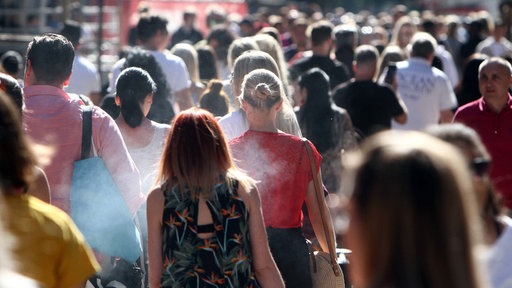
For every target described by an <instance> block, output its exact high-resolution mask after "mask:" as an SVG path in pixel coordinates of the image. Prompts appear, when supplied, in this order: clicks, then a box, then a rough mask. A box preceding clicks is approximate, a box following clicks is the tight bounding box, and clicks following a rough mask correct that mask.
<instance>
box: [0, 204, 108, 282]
mask: <svg viewBox="0 0 512 288" xmlns="http://www.w3.org/2000/svg"><path fill="white" fill-rule="evenodd" d="M5 202H6V203H5V211H3V212H5V213H2V215H3V216H2V218H4V220H5V221H4V223H5V228H6V229H7V231H9V232H11V234H12V235H13V236H14V237H15V238H14V239H13V240H14V243H13V247H12V248H13V258H14V259H13V260H14V261H16V262H17V263H16V264H17V268H18V269H17V271H18V272H19V273H20V274H22V275H25V276H27V277H30V278H32V279H34V280H36V281H39V282H40V283H41V284H43V285H44V287H47V288H69V287H73V286H75V285H77V284H79V283H85V281H86V280H87V279H88V278H89V277H90V276H92V275H93V274H94V273H96V271H99V265H98V263H97V262H96V259H95V258H94V254H93V253H92V251H91V249H90V248H89V246H88V245H87V243H86V242H85V239H84V237H83V236H82V234H81V233H80V231H79V230H78V228H77V227H76V226H75V224H74V223H73V220H71V218H70V217H69V216H68V215H67V214H66V213H65V212H64V211H62V210H60V209H59V208H57V207H55V206H52V205H50V204H47V203H45V202H43V201H40V200H39V199H37V198H35V197H32V196H28V195H6V196H5Z"/></svg>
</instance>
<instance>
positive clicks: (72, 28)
mask: <svg viewBox="0 0 512 288" xmlns="http://www.w3.org/2000/svg"><path fill="white" fill-rule="evenodd" d="M60 35H62V36H64V37H66V38H67V39H68V40H69V42H71V44H73V47H75V48H76V47H77V46H78V45H79V44H80V38H81V37H82V27H80V23H78V22H76V21H71V20H68V21H66V23H64V27H62V29H61V30H60Z"/></svg>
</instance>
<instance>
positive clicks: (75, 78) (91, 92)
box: [60, 21, 101, 105]
mask: <svg viewBox="0 0 512 288" xmlns="http://www.w3.org/2000/svg"><path fill="white" fill-rule="evenodd" d="M60 34H61V35H62V36H64V37H66V38H67V39H68V40H69V42H71V44H73V47H74V48H75V58H74V59H73V70H72V71H73V72H72V74H71V78H70V79H69V83H68V86H67V87H64V91H66V92H68V93H76V94H81V95H85V96H87V97H89V99H91V101H92V102H93V103H94V104H96V105H99V103H100V102H101V78H100V74H99V73H98V69H97V68H96V66H95V65H94V64H93V63H92V62H91V61H89V60H88V59H87V58H85V57H84V56H82V55H80V54H79V53H78V51H79V49H80V39H81V38H82V28H81V27H80V24H79V23H78V22H74V21H67V22H66V23H65V24H64V27H63V28H62V30H61V31H60Z"/></svg>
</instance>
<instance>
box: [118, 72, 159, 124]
mask: <svg viewBox="0 0 512 288" xmlns="http://www.w3.org/2000/svg"><path fill="white" fill-rule="evenodd" d="M155 91H156V85H155V82H154V81H153V79H151V76H149V74H148V72H146V71H145V70H143V69H141V68H138V67H129V68H126V69H124V70H123V71H122V72H121V73H120V74H119V77H118V78H117V81H116V96H117V97H119V101H120V106H121V114H122V115H123V119H124V121H125V122H126V124H128V126H130V127H132V128H135V127H137V126H139V125H140V124H141V122H142V119H143V118H144V117H145V115H144V112H143V111H142V104H143V103H144V101H146V98H147V97H148V96H152V94H153V93H155Z"/></svg>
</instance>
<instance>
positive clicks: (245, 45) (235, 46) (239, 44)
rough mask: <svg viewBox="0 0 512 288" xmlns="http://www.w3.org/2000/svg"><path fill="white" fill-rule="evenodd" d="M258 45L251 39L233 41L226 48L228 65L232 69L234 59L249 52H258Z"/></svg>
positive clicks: (243, 38)
mask: <svg viewBox="0 0 512 288" xmlns="http://www.w3.org/2000/svg"><path fill="white" fill-rule="evenodd" d="M259 49H260V48H259V46H258V43H256V40H255V39H254V38H253V37H242V38H238V39H235V40H233V42H232V43H231V45H229V48H228V65H229V67H231V68H233V65H234V63H235V60H236V58H238V57H239V56H240V55H242V53H244V52H245V51H249V50H259Z"/></svg>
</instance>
